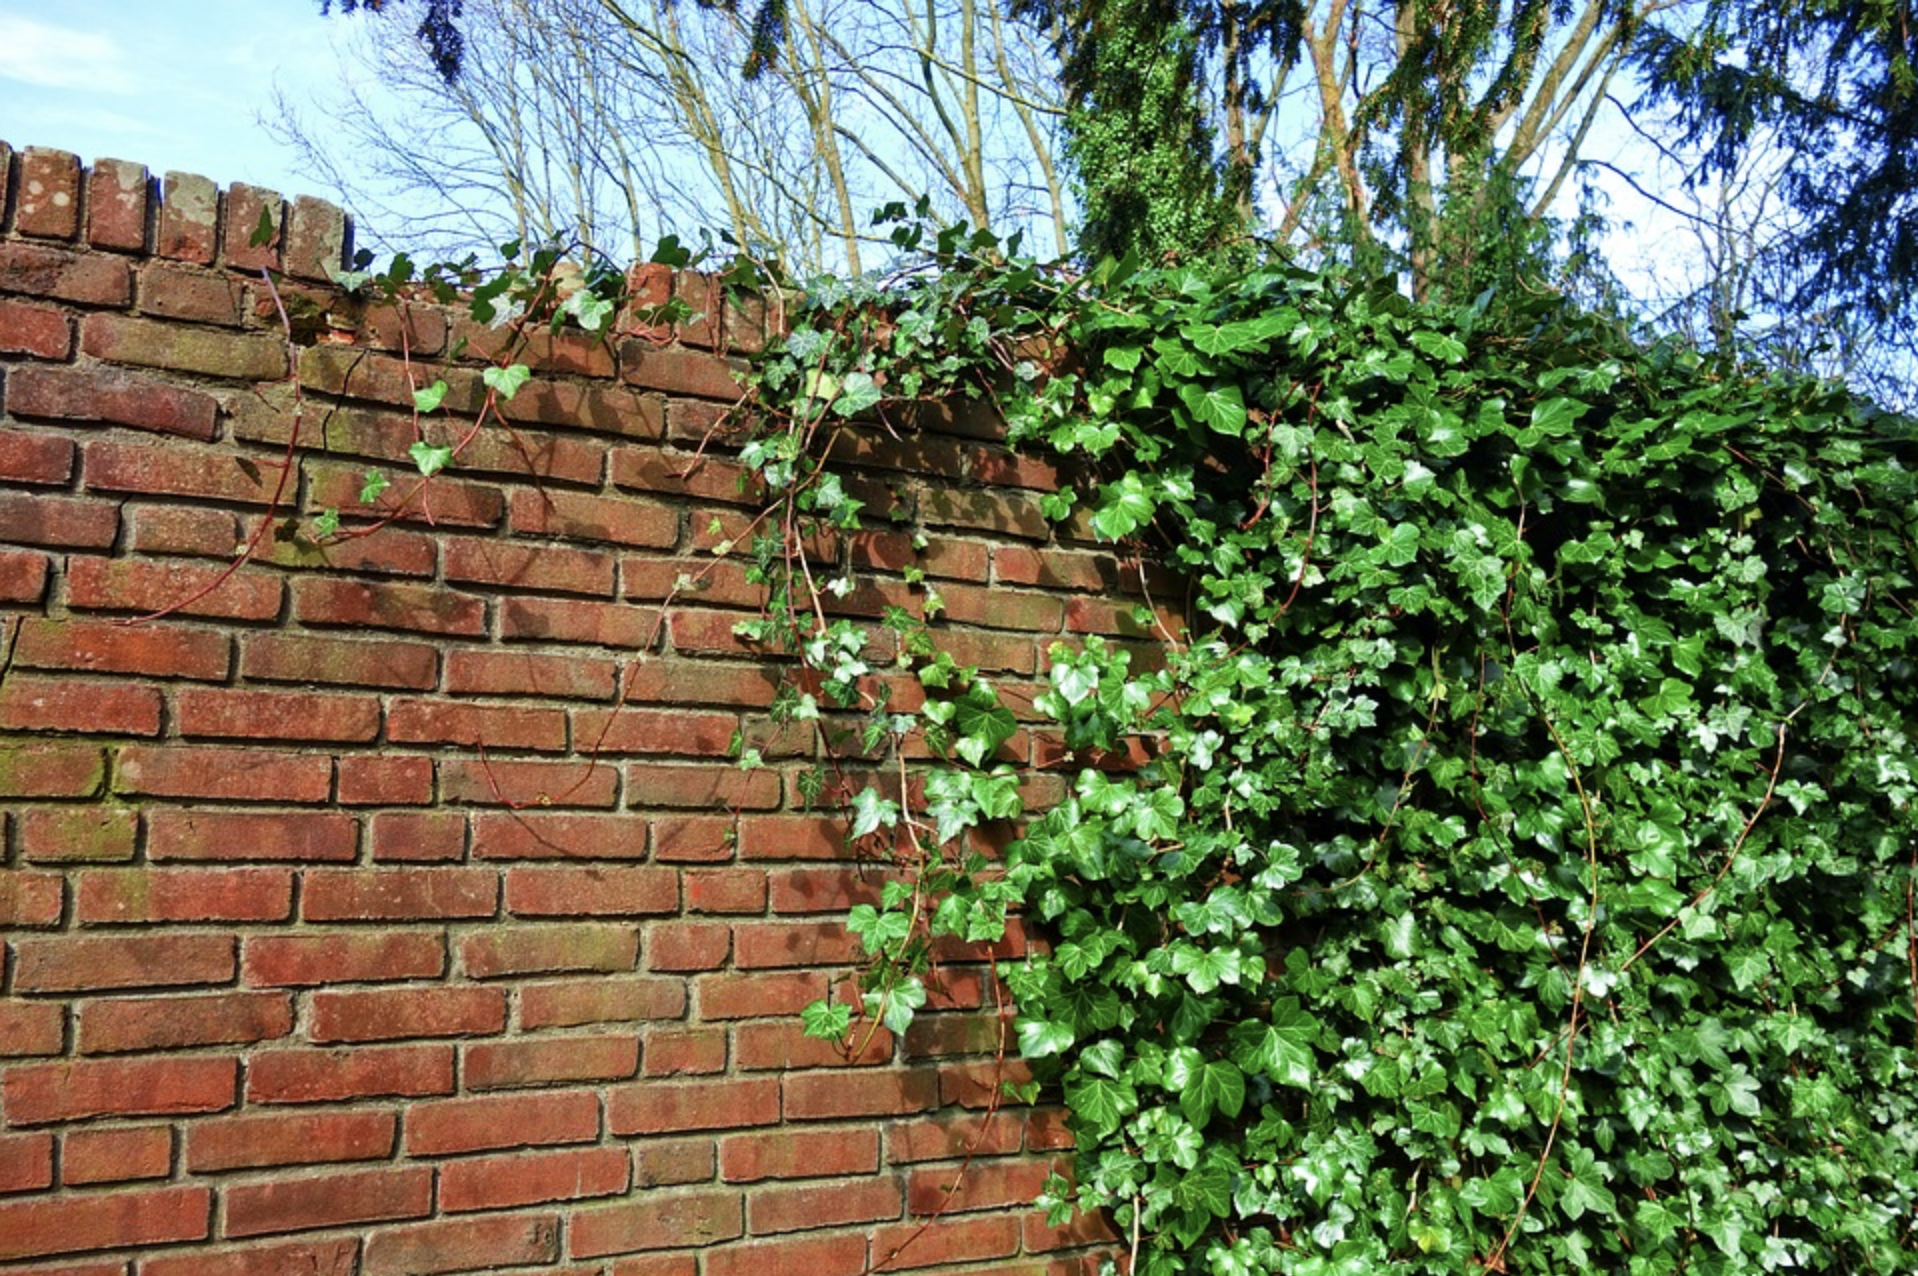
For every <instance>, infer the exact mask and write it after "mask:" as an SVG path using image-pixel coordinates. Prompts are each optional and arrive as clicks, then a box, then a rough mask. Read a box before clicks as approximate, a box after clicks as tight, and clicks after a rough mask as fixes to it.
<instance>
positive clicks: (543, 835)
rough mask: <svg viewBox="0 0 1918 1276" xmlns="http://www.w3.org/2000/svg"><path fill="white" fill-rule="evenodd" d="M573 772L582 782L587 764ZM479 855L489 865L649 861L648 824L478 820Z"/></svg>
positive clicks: (528, 816)
mask: <svg viewBox="0 0 1918 1276" xmlns="http://www.w3.org/2000/svg"><path fill="white" fill-rule="evenodd" d="M572 772H573V775H574V778H575V779H578V778H579V777H580V776H581V775H582V774H583V773H584V766H583V764H578V763H575V764H572ZM473 854H475V855H477V856H480V857H482V858H485V859H597V860H609V859H614V860H634V859H644V858H645V856H646V820H645V819H644V818H643V817H640V816H632V815H560V814H544V813H537V812H512V813H510V814H482V815H475V816H474V817H473ZM510 889H511V888H510V886H509V892H510Z"/></svg>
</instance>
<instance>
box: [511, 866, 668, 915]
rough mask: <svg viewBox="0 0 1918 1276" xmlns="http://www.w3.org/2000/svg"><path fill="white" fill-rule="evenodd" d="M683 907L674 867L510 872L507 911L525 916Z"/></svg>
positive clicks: (624, 912)
mask: <svg viewBox="0 0 1918 1276" xmlns="http://www.w3.org/2000/svg"><path fill="white" fill-rule="evenodd" d="M678 910H679V880H678V875H677V874H675V873H674V872H673V870H671V869H669V868H651V867H647V868H597V867H595V868H585V867H581V868H573V867H565V868H560V867H553V868H547V867H543V866H542V867H525V868H511V869H508V870H507V871H506V911H508V912H509V913H513V914H515V915H516V916H520V917H647V916H656V915H660V914H665V913H673V912H677V911H678Z"/></svg>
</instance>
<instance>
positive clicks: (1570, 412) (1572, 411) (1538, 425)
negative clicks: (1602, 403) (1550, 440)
mask: <svg viewBox="0 0 1918 1276" xmlns="http://www.w3.org/2000/svg"><path fill="white" fill-rule="evenodd" d="M1590 410H1591V409H1590V405H1588V404H1585V403H1581V402H1579V401H1578V400H1577V399H1566V398H1556V399H1547V400H1545V401H1544V402H1543V403H1541V404H1539V405H1538V406H1537V407H1535V408H1533V409H1532V429H1533V430H1536V431H1537V432H1538V433H1539V434H1542V435H1554V436H1556V435H1564V434H1570V433H1571V432H1572V425H1573V424H1574V423H1575V422H1576V421H1577V420H1578V419H1579V418H1580V417H1582V416H1584V415H1585V414H1586V412H1588V411H1590Z"/></svg>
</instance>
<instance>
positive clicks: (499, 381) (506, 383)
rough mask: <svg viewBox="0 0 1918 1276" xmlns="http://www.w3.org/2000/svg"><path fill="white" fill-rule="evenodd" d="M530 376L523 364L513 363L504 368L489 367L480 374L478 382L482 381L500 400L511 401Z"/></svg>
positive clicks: (529, 370)
mask: <svg viewBox="0 0 1918 1276" xmlns="http://www.w3.org/2000/svg"><path fill="white" fill-rule="evenodd" d="M532 375H533V370H532V369H531V368H529V367H527V366H526V365H525V364H523V363H514V364H509V365H508V366H506V367H504V368H493V367H489V368H487V369H486V370H485V371H483V372H481V373H480V380H482V381H484V382H485V383H486V384H487V387H488V388H489V389H491V390H493V391H494V393H496V394H498V395H499V397H500V398H502V399H511V398H512V397H513V396H514V395H516V394H518V393H519V388H520V387H521V386H523V385H525V384H526V379H527V378H528V377H530V376H532Z"/></svg>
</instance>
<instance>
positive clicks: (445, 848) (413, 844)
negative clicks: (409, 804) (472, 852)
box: [367, 811, 466, 864]
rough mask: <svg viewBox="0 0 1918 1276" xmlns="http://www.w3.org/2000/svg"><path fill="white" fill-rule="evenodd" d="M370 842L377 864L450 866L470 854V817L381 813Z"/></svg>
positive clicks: (448, 813)
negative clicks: (467, 853)
mask: <svg viewBox="0 0 1918 1276" xmlns="http://www.w3.org/2000/svg"><path fill="white" fill-rule="evenodd" d="M367 840H368V841H369V842H370V843H371V844H372V850H373V860H374V862H375V863H379V864H443V863H448V862H451V861H453V860H458V859H461V858H463V857H464V856H465V854H466V817H465V816H463V815H461V814H460V813H459V812H458V811H381V812H380V813H379V814H378V815H375V816H374V817H373V828H372V831H371V833H370V835H369V837H368V839H367Z"/></svg>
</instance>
